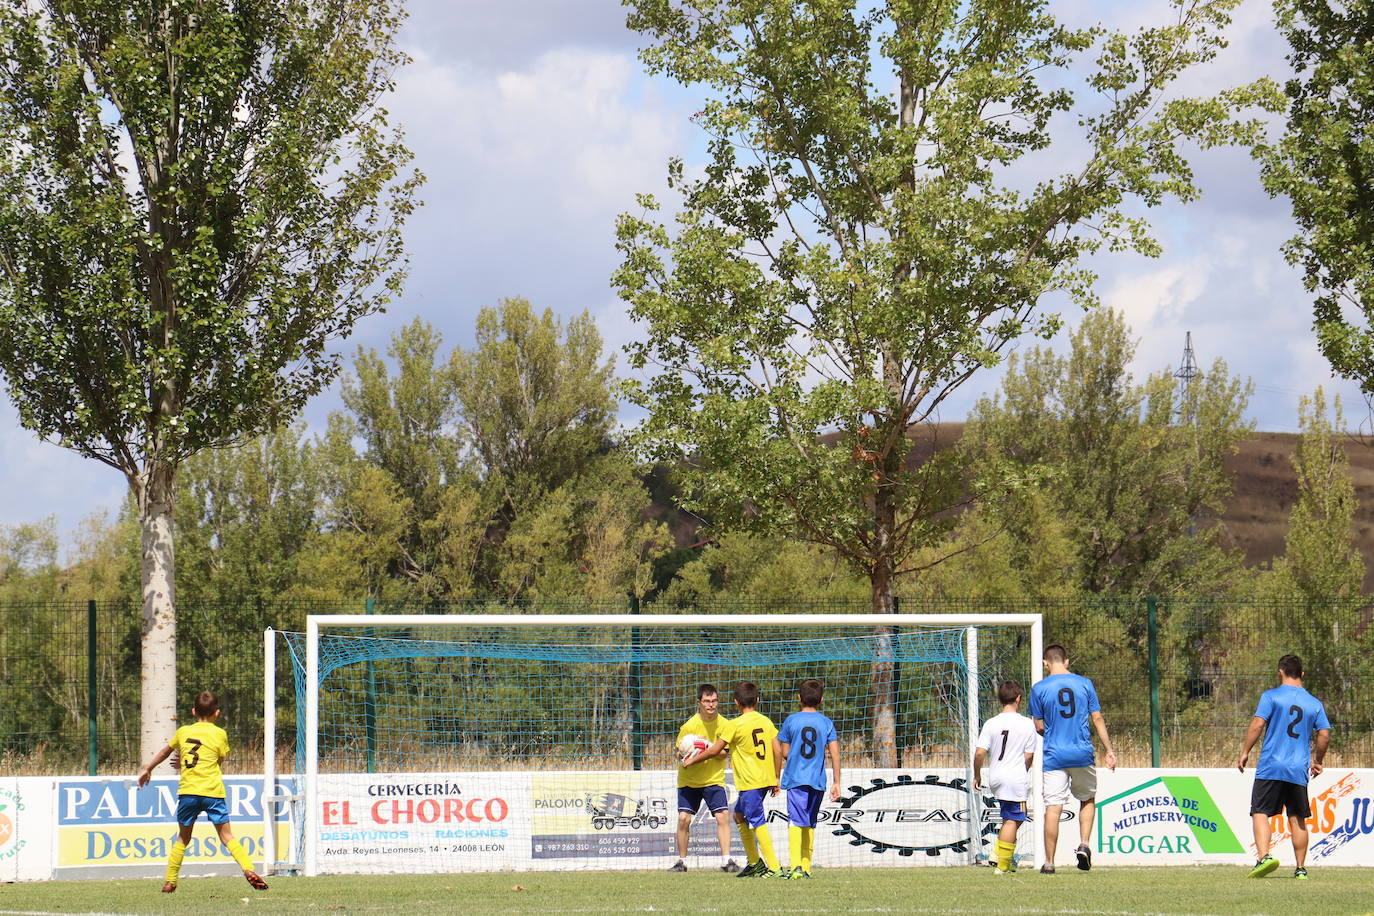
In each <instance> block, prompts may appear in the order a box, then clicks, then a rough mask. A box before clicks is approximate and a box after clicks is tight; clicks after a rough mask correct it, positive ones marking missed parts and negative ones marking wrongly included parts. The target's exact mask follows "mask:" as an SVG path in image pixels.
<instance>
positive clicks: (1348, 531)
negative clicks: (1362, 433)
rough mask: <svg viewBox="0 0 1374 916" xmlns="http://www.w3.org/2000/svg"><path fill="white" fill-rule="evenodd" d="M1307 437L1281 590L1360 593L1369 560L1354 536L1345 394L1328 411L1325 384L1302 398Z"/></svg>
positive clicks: (1280, 565) (1318, 596) (1278, 569)
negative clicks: (1343, 412) (1346, 435)
mask: <svg viewBox="0 0 1374 916" xmlns="http://www.w3.org/2000/svg"><path fill="white" fill-rule="evenodd" d="M1298 422H1299V423H1300V425H1301V426H1302V438H1301V439H1300V440H1299V441H1298V449H1297V452H1296V453H1295V454H1294V455H1293V470H1294V472H1295V473H1296V475H1297V479H1298V499H1297V502H1296V503H1294V505H1293V513H1292V514H1291V515H1290V516H1289V518H1288V535H1287V537H1286V538H1285V539H1284V551H1283V554H1284V555H1283V558H1282V560H1280V561H1279V562H1277V563H1275V564H1274V571H1273V575H1274V578H1275V580H1276V582H1275V586H1276V588H1278V589H1279V590H1280V591H1281V592H1283V593H1286V594H1288V595H1292V596H1295V597H1302V598H1305V599H1308V600H1311V601H1326V600H1331V599H1336V600H1343V599H1349V598H1356V597H1359V595H1360V592H1361V587H1362V586H1363V584H1364V572H1365V569H1364V559H1363V557H1361V556H1360V550H1359V547H1358V546H1357V545H1356V544H1355V541H1354V530H1355V526H1354V522H1355V509H1356V502H1355V485H1354V483H1353V482H1352V481H1351V479H1350V459H1349V457H1348V456H1347V455H1346V453H1345V441H1344V435H1345V422H1344V417H1343V416H1342V413H1341V399H1340V398H1339V397H1337V398H1336V401H1335V405H1334V407H1333V408H1331V409H1330V410H1329V411H1328V408H1327V403H1326V395H1325V393H1324V392H1323V391H1322V389H1321V388H1320V387H1318V388H1317V390H1316V392H1315V393H1314V394H1313V395H1312V396H1311V397H1303V398H1302V399H1301V400H1300V401H1299V402H1298Z"/></svg>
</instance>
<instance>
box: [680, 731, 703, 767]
mask: <svg viewBox="0 0 1374 916" xmlns="http://www.w3.org/2000/svg"><path fill="white" fill-rule="evenodd" d="M710 746H711V742H709V741H707V740H706V739H705V738H703V737H702V736H701V735H684V736H683V738H682V740H681V741H679V742H678V743H677V754H678V759H680V760H683V761H685V760H686V759H687V758H688V757H691V756H692V755H693V754H695V753H696V752H697V751H704V750H706V749H707V748H708V747H710Z"/></svg>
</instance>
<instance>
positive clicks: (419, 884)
mask: <svg viewBox="0 0 1374 916" xmlns="http://www.w3.org/2000/svg"><path fill="white" fill-rule="evenodd" d="M1289 873H1290V871H1289V870H1280V871H1279V872H1277V873H1276V874H1275V875H1274V876H1273V877H1269V878H1265V879H1262V880H1250V879H1247V878H1246V877H1245V869H1243V868H1220V867H1207V868H1186V867H1174V868H1122V867H1117V868H1101V869H1097V870H1096V871H1093V872H1090V873H1087V874H1084V873H1082V872H1078V871H1076V870H1074V869H1072V868H1070V869H1068V870H1067V871H1060V873H1059V874H1057V875H1055V876H1053V877H1049V876H1041V875H1038V874H1033V873H1022V874H1018V875H1012V876H1008V877H999V876H997V875H994V874H993V873H992V870H991V869H988V868H979V869H974V868H910V869H850V870H833V871H818V872H817V873H816V877H815V878H814V879H813V880H811V881H770V880H767V879H745V880H740V879H736V878H733V877H726V876H724V875H721V874H718V873H717V874H711V873H707V872H688V873H687V874H668V873H664V872H595V873H581V874H569V873H561V874H548V873H526V874H504V875H448V876H443V875H440V876H433V875H430V876H424V877H409V876H395V877H385V878H375V877H326V878H277V879H275V880H274V881H273V883H272V889H271V890H269V891H265V892H261V893H256V892H253V891H252V890H250V889H249V888H248V885H246V884H245V883H244V882H243V881H242V880H240V879H237V878H236V879H229V878H201V879H194V878H188V879H186V880H185V881H184V882H183V883H182V886H181V887H180V888H179V889H178V890H177V892H176V893H175V894H173V895H166V896H164V895H163V894H161V893H159V888H160V887H161V884H162V882H161V881H159V880H152V879H150V880H143V881H63V882H57V881H54V882H47V883H41V884H11V885H4V886H0V914H19V913H23V914H56V913H90V914H94V913H100V914H119V916H129V914H156V913H194V914H197V916H203V914H205V913H227V912H233V911H239V912H244V913H248V912H258V913H272V914H275V913H313V914H323V913H413V912H419V913H423V914H427V916H428V914H437V913H458V912H478V913H644V912H669V913H687V912H703V913H752V914H757V913H953V914H962V913H967V914H974V913H977V914H998V913H1064V914H1077V913H1082V914H1089V913H1105V914H1138V913H1170V914H1173V913H1195V914H1218V916H1228V914H1260V913H1273V914H1282V916H1293V914H1295V913H1323V914H1325V913H1352V914H1353V913H1371V912H1374V874H1371V872H1370V871H1369V870H1368V869H1327V870H1320V869H1318V870H1314V871H1313V874H1312V878H1311V879H1310V880H1308V881H1294V880H1293V879H1292V878H1289V877H1287V874H1289ZM244 898H247V902H246V903H245V902H244Z"/></svg>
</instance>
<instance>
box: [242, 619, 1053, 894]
mask: <svg viewBox="0 0 1374 916" xmlns="http://www.w3.org/2000/svg"><path fill="white" fill-rule="evenodd" d="M389 626H394V627H407V626H452V627H491V628H496V627H597V626H606V627H612V626H619V627H642V628H657V627H701V628H711V627H714V628H722V629H723V628H734V629H738V628H740V627H751V626H757V627H778V626H841V627H865V626H871V627H875V628H883V627H902V628H904V627H930V628H940V629H961V628H976V627H980V626H988V627H992V626H999V627H1004V626H1013V627H1015V626H1022V627H1026V628H1027V629H1028V630H1029V631H1030V650H1031V655H1030V658H1031V660H1032V661H1031V671H1030V682H1031V684H1034V683H1036V682H1037V681H1039V680H1040V679H1041V676H1042V672H1041V670H1040V665H1038V664H1036V661H1038V660H1039V659H1040V657H1041V656H1042V654H1043V650H1044V629H1043V622H1042V617H1041V615H1040V614H871V613H870V614H311V615H309V616H308V617H307V618H306V666H305V667H306V672H305V674H306V678H305V680H306V684H305V701H306V704H305V705H306V708H305V757H306V759H305V761H304V763H305V767H304V773H303V775H304V777H305V794H306V797H307V799H315V798H317V797H318V790H319V699H320V694H319V691H320V668H319V641H320V629H321V627H331V628H335V627H338V628H359V629H364V628H385V627H389ZM970 632H972V630H970ZM265 638H266V645H267V647H270V648H267V649H266V653H267V658H268V659H271V658H272V657H273V655H274V654H275V641H274V640H275V633H274V631H273V630H271V629H269V630H267V632H266V634H265ZM973 645H974V641H973V640H972V638H971V637H970V647H972V646H973ZM971 665H972V668H971V671H972V674H973V676H972V677H971V678H970V686H971V687H972V686H974V682H975V680H976V672H977V661H976V658H975V659H973V660H972V661H971ZM265 677H266V678H267V680H268V683H267V684H266V685H265V686H266V691H265V697H266V698H269V699H268V702H269V703H270V702H271V699H270V698H272V697H274V696H275V681H276V671H275V665H274V664H269V665H267V666H266V671H265ZM971 695H972V694H971ZM970 706H971V708H970V712H969V728H970V733H971V736H972V737H971V739H970V741H971V742H972V741H976V738H977V734H978V721H977V713H976V709H974V708H973V707H974V706H976V700H975V701H972V702H971V704H970ZM269 721H270V724H271V725H272V726H275V715H274V716H273V717H272V719H271V720H269ZM272 730H273V732H275V728H273V729H272ZM266 737H267V738H268V740H266V741H264V793H265V798H275V796H276V794H277V793H276V784H275V783H276V773H275V769H276V763H275V750H276V748H275V743H276V742H275V734H270V735H268V736H266ZM973 750H974V749H973V748H972V747H970V748H969V749H968V753H969V755H970V759H972V754H973ZM1041 772H1042V760H1041V755H1040V754H1038V753H1037V754H1036V755H1035V762H1034V769H1033V776H1032V786H1033V789H1032V792H1033V793H1036V794H1038V792H1039V788H1040V785H1041ZM271 807H272V806H271V805H270V804H264V805H263V811H264V822H265V824H266V826H267V827H268V831H267V834H266V836H267V837H272V838H274V837H275V833H274V831H273V829H272V827H271V822H270V820H269V814H268V812H269V811H270V810H271ZM1040 810H1043V806H1040ZM303 820H304V823H303V824H302V827H303V828H304V830H305V834H306V835H305V844H304V845H305V849H304V854H305V859H304V862H303V863H302V864H303V866H304V871H305V874H307V875H313V874H316V873H317V872H318V863H317V861H316V851H315V847H316V843H315V836H314V834H315V832H316V830H317V829H318V828H317V826H316V824H315V818H314V817H312V816H309V815H307V816H306V817H305V818H303ZM1040 826H1041V825H1040V824H1038V823H1037V824H1036V829H1035V830H1034V831H1033V835H1034V845H1033V849H1034V863H1035V867H1036V868H1039V867H1040V865H1042V864H1043V862H1044V848H1043V841H1042V833H1041V830H1040V829H1039V828H1040ZM275 845H276V844H275V841H274V839H270V840H268V847H267V851H268V852H269V853H271V854H273V856H274V854H275ZM272 864H274V863H273V861H271V860H269V862H268V863H267V867H268V868H270V867H271V865H272Z"/></svg>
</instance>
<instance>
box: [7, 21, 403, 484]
mask: <svg viewBox="0 0 1374 916" xmlns="http://www.w3.org/2000/svg"><path fill="white" fill-rule="evenodd" d="M41 6H42V8H41V9H40V8H36V7H35V6H34V5H29V4H7V5H5V6H4V8H3V10H0V47H3V49H4V51H3V53H4V57H5V62H6V66H5V67H3V68H0V146H3V148H4V149H5V151H6V152H5V153H4V155H3V156H0V201H3V203H0V371H3V373H4V375H5V381H6V384H7V386H8V390H9V393H10V396H11V399H12V400H13V401H14V403H15V406H16V408H17V409H18V411H19V416H20V420H21V422H22V423H23V424H24V425H25V426H26V427H27V428H29V429H31V430H33V431H34V432H35V433H37V434H38V435H39V436H41V437H43V438H45V439H51V440H54V441H58V442H61V443H62V444H64V445H66V446H68V447H70V448H73V449H75V450H77V451H79V452H80V453H81V454H83V455H86V456H88V457H92V458H96V459H98V460H100V461H104V462H106V463H107V464H110V465H112V466H113V467H115V468H117V469H119V470H121V471H123V472H124V473H125V474H126V475H129V476H130V477H131V478H132V477H134V476H135V475H136V474H137V473H138V472H139V470H140V466H141V463H143V462H147V461H157V462H165V463H169V464H171V465H175V464H177V463H178V462H179V461H181V460H182V459H184V458H185V457H187V456H189V455H191V454H194V453H195V452H197V451H199V450H200V449H202V448H205V447H210V446H221V445H224V444H226V443H229V442H233V441H236V440H239V439H241V438H243V437H245V436H251V435H254V434H257V433H261V432H266V431H268V430H271V429H274V428H276V427H277V426H279V425H280V424H282V423H283V422H285V421H286V420H288V419H289V418H290V417H292V416H293V415H294V414H295V413H296V412H297V411H298V410H299V408H300V407H301V406H302V405H303V404H304V403H305V401H306V399H307V398H309V397H310V396H311V395H313V394H315V393H317V392H319V391H320V390H322V389H323V387H324V386H325V385H326V384H327V383H328V382H329V380H330V379H331V378H333V376H334V375H335V373H336V370H337V360H336V359H335V358H334V357H333V356H331V355H330V354H329V353H328V352H327V351H326V345H327V343H328V342H329V341H330V340H331V339H333V338H336V337H338V336H340V335H342V334H346V333H347V332H348V331H349V329H350V328H351V327H352V325H353V323H354V322H355V321H356V320H357V319H358V318H360V317H362V316H363V315H366V314H369V313H370V312H373V311H376V310H377V309H378V308H380V307H381V306H382V304H383V303H385V302H386V301H387V299H388V297H389V296H391V295H392V294H394V292H395V291H396V290H397V289H398V288H399V283H400V279H401V271H400V270H399V269H398V264H399V263H400V261H401V257H402V254H401V234H400V227H401V224H402V222H403V221H404V218H405V216H406V215H407V214H408V213H409V212H410V211H411V209H412V208H413V206H414V201H413V194H414V191H415V189H416V187H417V185H418V181H419V179H418V176H416V175H413V174H407V173H406V172H405V171H404V169H405V163H406V161H407V160H408V159H409V153H408V152H407V151H406V149H405V147H404V146H403V145H402V144H401V142H400V140H399V138H398V136H397V135H396V133H395V132H394V131H392V129H391V128H389V127H388V125H387V121H386V112H385V109H384V108H382V106H381V104H380V102H381V100H382V98H383V97H384V96H385V94H386V93H387V92H389V91H390V90H391V88H392V72H393V71H394V69H395V68H396V67H397V66H399V65H400V64H401V63H403V62H404V56H403V55H401V54H400V53H399V52H397V51H396V50H395V49H394V48H393V47H392V46H391V37H392V35H393V34H394V32H395V30H396V28H397V26H398V24H399V17H400V12H399V8H398V5H397V4H395V3H393V2H389V0H383V2H372V0H368V2H364V0H327V2H323V3H315V2H307V0H249V2H234V3H229V2H223V0H216V2H209V3H206V2H188V0H160V2H157V3H154V4H151V5H145V6H143V7H133V6H130V5H129V4H127V3H118V2H111V0H76V2H61V3H56V2H54V3H48V4H43V5H41Z"/></svg>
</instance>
